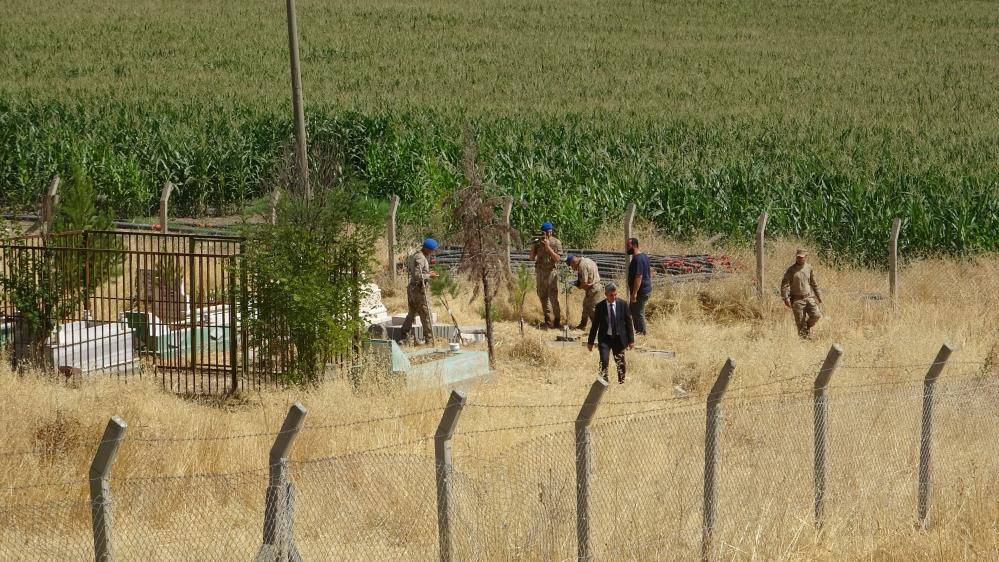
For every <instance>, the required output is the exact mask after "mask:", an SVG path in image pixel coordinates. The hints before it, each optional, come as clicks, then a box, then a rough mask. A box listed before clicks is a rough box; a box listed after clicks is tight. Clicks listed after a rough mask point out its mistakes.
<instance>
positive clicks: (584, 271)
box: [565, 254, 600, 330]
mask: <svg viewBox="0 0 999 562" xmlns="http://www.w3.org/2000/svg"><path fill="white" fill-rule="evenodd" d="M565 263H567V264H569V267H571V268H572V269H575V270H576V283H575V285H576V287H577V288H579V289H582V290H583V291H584V294H583V313H582V315H581V316H580V318H579V325H578V326H576V329H577V330H585V329H586V324H587V322H589V321H591V320H593V311H594V309H596V307H597V299H598V298H600V272H599V271H598V270H597V263H596V262H595V261H593V260H591V259H590V258H584V257H580V256H574V255H572V254H569V257H567V258H565Z"/></svg>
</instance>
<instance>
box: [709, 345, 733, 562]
mask: <svg viewBox="0 0 999 562" xmlns="http://www.w3.org/2000/svg"><path fill="white" fill-rule="evenodd" d="M733 371H735V361H734V360H733V359H732V358H731V357H729V358H728V360H727V361H725V366H724V367H722V370H721V373H719V374H718V379H717V380H715V384H714V386H712V387H711V392H709V393H708V403H707V416H706V422H705V428H704V510H703V516H704V526H703V527H702V529H701V559H702V560H707V559H708V558H709V555H710V554H711V542H712V535H713V534H714V529H715V506H716V503H717V502H716V500H717V494H718V491H717V489H716V488H715V476H716V474H717V470H718V438H719V436H720V427H719V426H718V406H719V404H720V403H721V400H722V397H723V396H725V389H726V388H728V382H729V380H730V379H731V378H732V372H733Z"/></svg>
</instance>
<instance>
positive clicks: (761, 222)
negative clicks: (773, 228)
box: [756, 211, 770, 299]
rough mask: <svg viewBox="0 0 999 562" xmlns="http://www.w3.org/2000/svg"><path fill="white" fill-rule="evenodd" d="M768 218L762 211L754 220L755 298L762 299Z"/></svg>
mask: <svg viewBox="0 0 999 562" xmlns="http://www.w3.org/2000/svg"><path fill="white" fill-rule="evenodd" d="M769 217H770V215H768V214H767V213H766V211H764V212H763V213H761V214H760V218H759V219H757V220H756V296H758V297H760V298H761V299H762V298H763V253H764V249H763V239H764V236H765V235H766V232H767V219H768V218H769Z"/></svg>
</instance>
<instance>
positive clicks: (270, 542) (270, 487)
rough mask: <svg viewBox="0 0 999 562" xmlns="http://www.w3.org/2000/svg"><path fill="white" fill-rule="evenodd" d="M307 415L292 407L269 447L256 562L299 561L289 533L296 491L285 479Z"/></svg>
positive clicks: (301, 409)
mask: <svg viewBox="0 0 999 562" xmlns="http://www.w3.org/2000/svg"><path fill="white" fill-rule="evenodd" d="M306 413H307V412H306V410H305V407H304V406H302V405H301V404H299V403H298V402H296V403H294V404H292V406H291V408H290V409H289V410H288V415H287V416H286V417H285V418H284V423H282V424H281V431H280V432H278V435H277V437H276V438H275V439H274V445H272V446H271V452H270V455H269V456H268V462H269V463H270V469H269V471H268V483H267V497H266V500H265V502H266V503H265V507H264V541H263V545H261V547H260V550H259V551H258V552H257V555H256V556H255V557H254V559H253V560H254V561H255V562H269V561H276V562H284V561H286V560H288V561H296V560H298V561H300V560H302V557H301V555H300V554H299V553H298V547H297V546H295V538H294V534H293V532H292V523H293V517H294V510H295V490H294V487H293V486H292V484H291V482H290V481H289V478H288V454H289V453H290V452H291V446H292V445H293V444H294V443H295V438H296V437H298V432H299V431H300V430H301V429H302V424H303V423H304V422H305V414H306Z"/></svg>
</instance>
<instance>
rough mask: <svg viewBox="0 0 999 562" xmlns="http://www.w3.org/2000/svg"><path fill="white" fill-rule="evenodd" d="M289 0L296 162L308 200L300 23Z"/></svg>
mask: <svg viewBox="0 0 999 562" xmlns="http://www.w3.org/2000/svg"><path fill="white" fill-rule="evenodd" d="M287 2H288V50H289V51H290V52H291V103H292V106H293V108H294V110H295V164H296V168H297V171H298V182H299V188H300V189H301V193H302V195H303V196H304V197H305V199H306V201H309V200H311V199H312V186H311V185H309V152H308V147H307V143H306V140H305V108H304V107H303V105H302V71H301V66H300V65H299V62H298V24H297V23H296V21H295V0H287Z"/></svg>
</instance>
